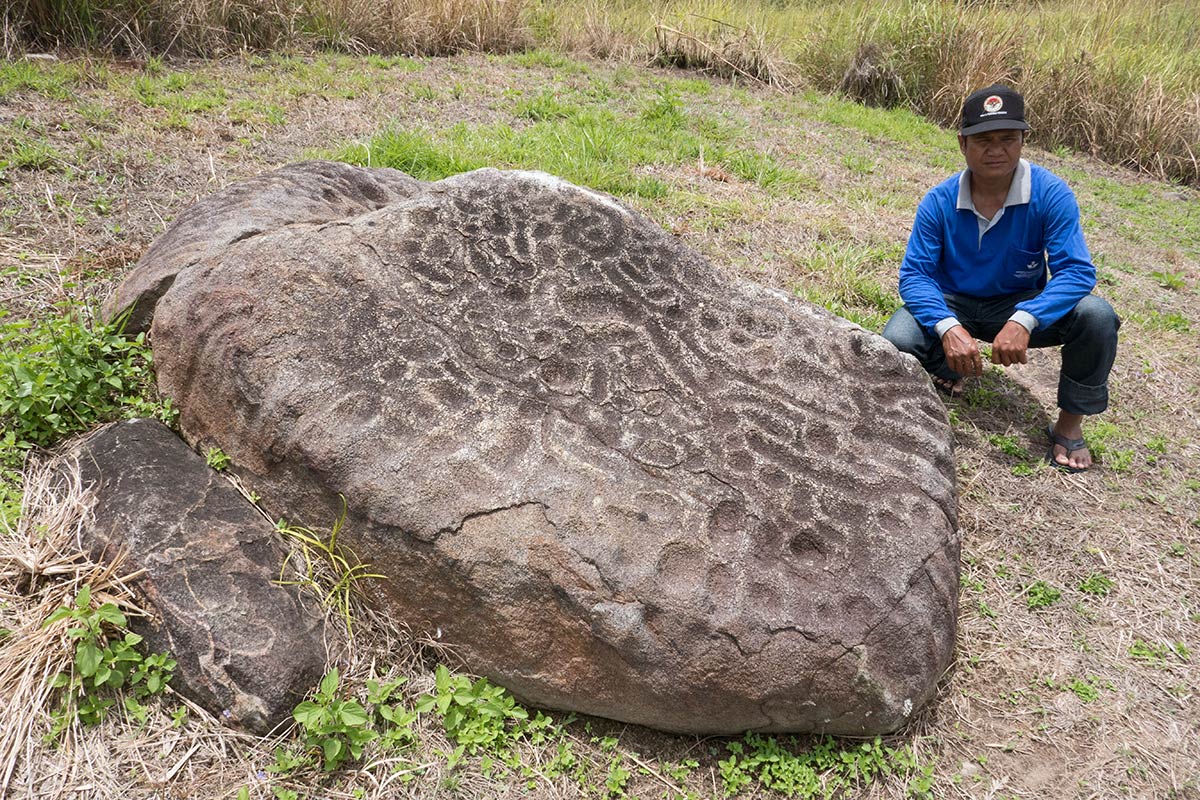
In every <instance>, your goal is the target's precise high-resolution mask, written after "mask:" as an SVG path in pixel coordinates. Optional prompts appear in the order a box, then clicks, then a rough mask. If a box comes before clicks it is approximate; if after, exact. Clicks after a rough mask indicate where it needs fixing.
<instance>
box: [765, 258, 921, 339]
mask: <svg viewBox="0 0 1200 800" xmlns="http://www.w3.org/2000/svg"><path fill="white" fill-rule="evenodd" d="M902 255H903V250H902V249H901V248H900V247H898V246H897V245H895V244H888V245H878V246H870V245H864V244H856V243H843V242H839V241H836V240H834V241H828V242H820V243H818V244H817V246H816V247H815V248H814V249H813V251H811V252H810V253H805V254H804V255H797V254H793V255H791V256H789V257H788V260H790V261H791V262H792V263H793V264H794V265H795V267H796V268H797V269H798V270H799V271H800V273H801V275H802V276H803V280H802V282H801V283H799V284H798V285H797V286H796V288H795V291H796V293H797V294H798V295H799V296H801V297H803V298H804V299H805V300H807V301H809V302H810V303H815V304H817V305H819V306H823V307H825V308H827V309H829V310H830V311H832V312H833V313H835V314H837V315H838V316H841V317H844V318H845V319H848V320H850V321H851V322H855V323H857V324H859V325H861V326H862V327H864V328H866V329H867V330H873V331H876V332H878V331H881V330H882V329H883V326H884V325H885V324H886V323H887V320H888V318H889V317H890V316H891V315H892V313H893V312H894V311H895V310H896V309H897V308H898V307H899V306H900V299H899V297H898V296H897V294H896V292H895V291H894V290H893V289H892V288H891V287H892V286H893V285H894V281H893V280H892V279H891V277H890V273H891V272H892V271H894V269H895V266H896V264H898V263H899V262H900V257H901V256H902Z"/></svg>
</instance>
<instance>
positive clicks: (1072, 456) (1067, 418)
mask: <svg viewBox="0 0 1200 800" xmlns="http://www.w3.org/2000/svg"><path fill="white" fill-rule="evenodd" d="M1048 433H1049V435H1050V441H1051V445H1050V453H1049V454H1048V458H1047V460H1048V461H1050V462H1051V464H1052V466H1056V467H1058V468H1060V469H1065V470H1067V471H1069V472H1083V471H1084V470H1086V469H1087V468H1088V467H1090V466H1092V454H1091V452H1089V451H1088V448H1087V445H1086V444H1084V441H1083V415H1082V414H1068V413H1067V412H1065V411H1060V412H1059V414H1058V421H1057V422H1056V423H1054V426H1053V427H1051V428H1050V429H1049V431H1048Z"/></svg>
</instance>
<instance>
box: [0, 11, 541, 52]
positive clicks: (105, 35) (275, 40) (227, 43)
mask: <svg viewBox="0 0 1200 800" xmlns="http://www.w3.org/2000/svg"><path fill="white" fill-rule="evenodd" d="M526 5H527V3H526V0H12V2H11V3H10V4H9V6H8V8H7V10H6V11H5V12H4V17H3V19H2V20H0V24H2V25H3V28H4V34H5V35H4V39H5V42H6V43H7V42H10V41H11V42H16V41H18V40H20V41H23V42H24V43H25V44H26V46H29V47H40V48H50V47H56V46H68V47H89V48H101V49H105V50H111V51H114V52H117V53H122V54H131V55H135V56H146V55H150V54H158V53H178V54H186V55H201V56H212V55H220V54H222V53H227V52H230V51H237V50H244V49H251V50H269V49H285V48H289V49H290V48H325V47H332V48H338V49H344V50H350V51H359V52H368V51H369V52H382V53H406V54H410V55H448V54H451V53H457V52H460V51H463V50H486V51H489V52H509V51H512V50H516V49H520V48H522V47H525V46H527V45H528V44H529V41H530V39H529V34H528V29H527V27H526V25H525V20H524V17H525V12H526Z"/></svg>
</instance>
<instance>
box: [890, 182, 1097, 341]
mask: <svg viewBox="0 0 1200 800" xmlns="http://www.w3.org/2000/svg"><path fill="white" fill-rule="evenodd" d="M1047 268H1048V269H1049V274H1050V276H1049V279H1048V278H1047ZM1095 285H1096V268H1095V266H1093V265H1092V259H1091V256H1090V255H1089V254H1088V249H1087V245H1086V244H1085V243H1084V240H1083V230H1082V229H1081V228H1080V225H1079V206H1078V204H1077V203H1076V202H1075V195H1074V193H1073V192H1072V191H1071V190H1070V188H1069V187H1068V186H1067V184H1066V183H1064V182H1063V180H1062V179H1061V178H1059V177H1058V176H1056V175H1054V174H1053V173H1051V172H1050V171H1049V170H1046V169H1043V168H1042V167H1039V166H1037V165H1036V164H1030V163H1029V162H1028V161H1025V160H1024V159H1022V160H1021V162H1020V164H1019V166H1018V168H1017V171H1016V174H1015V175H1014V178H1013V183H1012V187H1011V188H1010V190H1009V194H1008V199H1007V200H1006V201H1005V205H1004V207H1003V208H1002V209H1001V211H1000V212H998V213H997V216H996V217H993V218H992V220H991V221H990V222H989V221H987V220H983V219H981V218H980V217H979V215H977V213H976V212H975V207H974V204H973V203H972V202H971V190H970V182H969V180H968V177H967V173H966V172H963V173H960V174H958V175H955V176H953V177H951V178H948V179H947V180H945V181H943V182H942V183H940V184H938V185H937V186H935V187H934V188H933V189H931V190H930V191H929V193H928V194H926V195H925V197H924V199H923V200H921V204H920V206H918V207H917V216H916V220H915V221H914V222H913V228H912V234H911V235H910V236H909V239H908V249H907V250H906V251H905V254H904V262H903V263H902V264H901V266H900V297H901V299H903V300H904V303H905V305H906V306H907V308H908V310H909V312H910V313H911V314H912V315H913V316H914V317H915V318H916V320H917V322H918V323H920V324H921V325H922V326H923V327H925V328H926V329H927V330H929V331H933V332H936V333H937V334H938V335H941V334H943V333H945V330H946V328H947V327H952V325H953V324H954V319H953V315H952V314H951V312H950V309H949V308H948V307H947V306H946V301H945V297H944V295H946V294H955V295H965V296H967V297H997V296H1000V295H1006V294H1015V293H1017V292H1024V291H1029V290H1032V289H1041V290H1042V291H1041V293H1040V294H1038V295H1037V296H1036V297H1034V298H1032V299H1029V300H1026V301H1024V302H1022V303H1019V304H1017V311H1016V313H1014V314H1013V317H1012V318H1013V319H1016V320H1017V321H1018V322H1020V323H1021V324H1023V325H1024V326H1025V327H1026V328H1029V329H1030V330H1033V328H1036V327H1038V326H1044V325H1052V324H1053V323H1054V322H1056V321H1058V320H1059V319H1060V318H1062V317H1063V316H1065V315H1066V314H1067V313H1068V312H1069V311H1070V310H1071V309H1072V308H1074V307H1075V305H1076V304H1077V303H1078V302H1079V301H1080V300H1081V299H1083V297H1085V296H1086V295H1087V294H1089V293H1090V292H1091V291H1092V289H1093V288H1094V287H1095ZM947 322H949V324H948V325H945V324H943V325H941V326H939V323H947Z"/></svg>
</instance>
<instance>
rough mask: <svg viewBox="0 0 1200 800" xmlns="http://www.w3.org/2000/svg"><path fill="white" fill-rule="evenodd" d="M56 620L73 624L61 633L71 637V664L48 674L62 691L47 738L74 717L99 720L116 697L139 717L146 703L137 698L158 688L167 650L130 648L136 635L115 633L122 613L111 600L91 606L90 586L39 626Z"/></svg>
mask: <svg viewBox="0 0 1200 800" xmlns="http://www.w3.org/2000/svg"><path fill="white" fill-rule="evenodd" d="M62 620H70V621H71V623H73V627H70V628H68V629H67V636H68V637H69V638H70V639H72V640H73V641H74V642H75V658H74V662H73V669H72V670H71V671H70V672H60V673H59V674H58V675H57V676H56V677H55V679H54V684H53V685H54V687H55V688H56V689H64V690H65V691H64V692H63V694H62V700H61V702H60V704H59V707H58V709H57V710H56V711H54V712H53V715H52V716H53V725H52V726H51V730H50V733H49V735H48V736H47V739H50V740H55V739H57V738H58V736H59V735H60V734H62V732H63V731H64V730H66V729H67V727H68V726H69V725H70V724H71V722H72V721H74V720H75V719H76V718H78V719H79V721H80V722H82V723H84V724H85V725H99V724H100V723H101V722H102V721H103V720H104V718H105V717H106V716H108V712H109V710H110V709H111V708H112V707H113V706H114V705H115V704H116V703H117V701H118V700H120V701H121V703H122V705H123V707H124V709H125V711H126V712H127V713H128V714H129V715H130V716H132V717H133V718H135V719H137V720H139V721H144V720H145V718H146V708H145V706H143V705H142V703H141V701H142V700H145V699H146V698H147V697H150V696H152V695H157V694H160V693H162V692H163V690H164V689H165V688H166V686H167V682H168V681H170V680H171V673H172V671H173V670H174V669H175V660H174V659H172V658H171V657H170V655H168V654H167V653H155V654H152V655H148V656H146V655H143V654H142V653H140V652H139V651H138V650H137V649H136V648H137V645H139V644H141V642H142V637H141V636H138V635H137V634H136V633H130V632H128V631H125V632H124V633H122V632H121V631H122V630H123V629H124V628H125V625H126V620H125V615H124V614H122V613H121V611H120V610H119V609H118V608H117V607H116V605H114V604H113V603H104V604H102V605H100V606H99V607H98V608H92V595H91V587H89V586H87V585H85V586H84V587H83V588H82V589H81V590H80V592H79V594H78V595H77V596H76V597H75V601H74V603H73V604H72V605H70V606H60V607H59V608H58V609H57V610H55V612H54V613H53V614H51V615H50V617H49V618H48V619H47V620H46V622H45V623H44V624H43V626H42V627H43V628H49V627H51V626H52V625H54V624H56V623H58V622H60V621H62ZM122 692H123V694H122Z"/></svg>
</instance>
